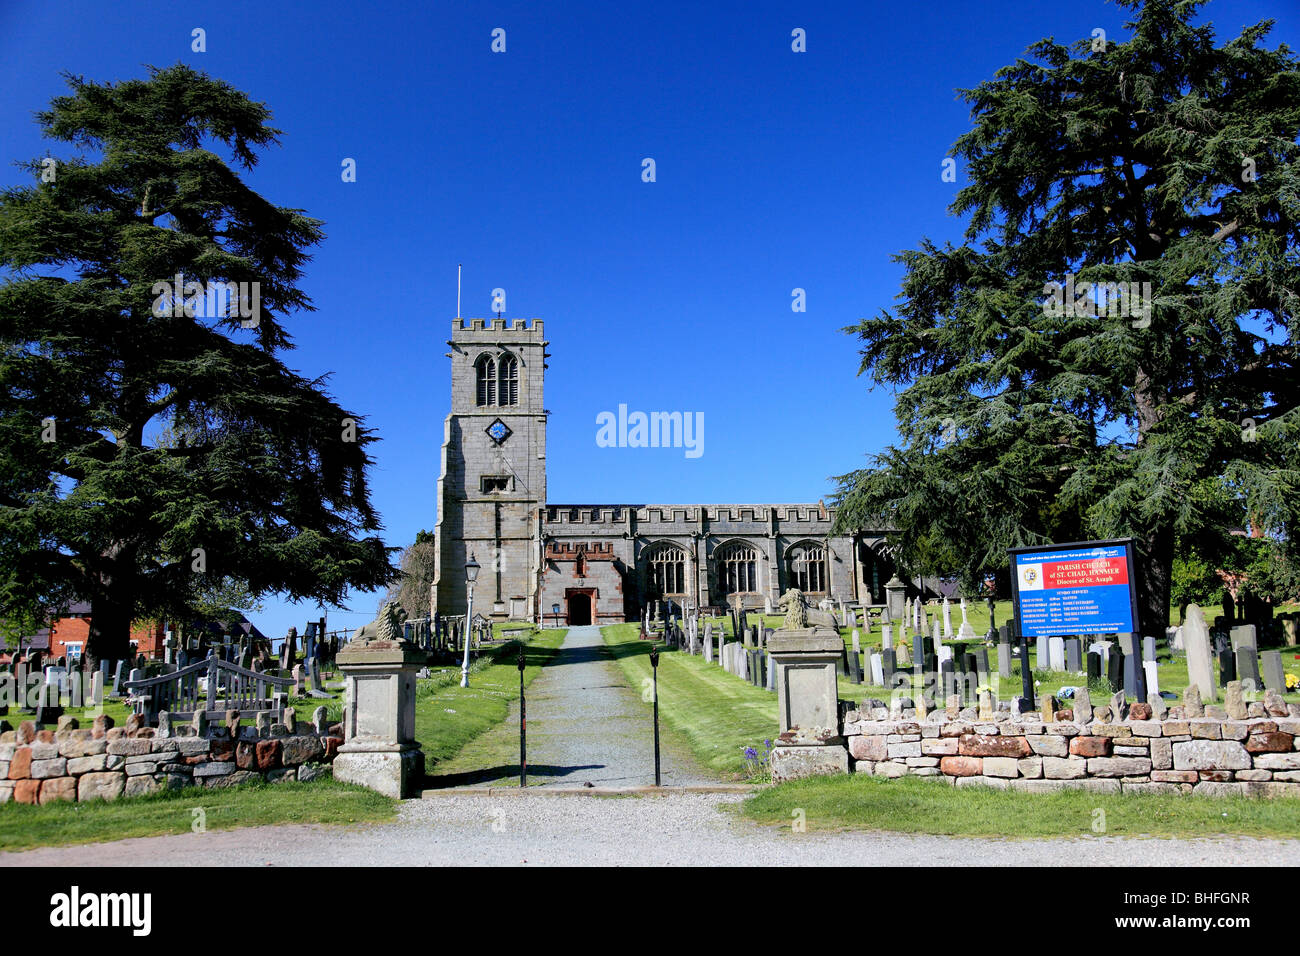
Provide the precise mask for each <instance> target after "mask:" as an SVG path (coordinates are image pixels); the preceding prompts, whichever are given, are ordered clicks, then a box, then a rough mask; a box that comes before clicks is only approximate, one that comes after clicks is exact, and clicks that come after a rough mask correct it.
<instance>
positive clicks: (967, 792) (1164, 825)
mask: <svg viewBox="0 0 1300 956" xmlns="http://www.w3.org/2000/svg"><path fill="white" fill-rule="evenodd" d="M800 811H801V812H800ZM739 812H740V813H741V814H743V815H744V816H746V817H748V818H749V819H751V820H754V821H756V822H758V823H765V824H773V825H777V824H780V825H790V824H791V823H793V822H794V821H796V820H799V819H803V820H804V821H805V824H806V826H807V828H808V831H809V832H812V831H814V830H821V831H831V830H885V831H893V832H897V833H929V834H938V835H943V836H971V837H1008V838H1012V839H1025V838H1031V837H1088V836H1112V837H1113V836H1130V837H1131V836H1141V835H1150V836H1173V837H1198V836H1206V835H1209V834H1216V835H1217V834H1228V835H1239V836H1253V837H1282V838H1286V839H1292V838H1294V836H1295V833H1296V830H1297V828H1300V799H1296V798H1290V797H1281V798H1275V799H1258V798H1243V799H1224V798H1215V797H1198V796H1188V795H1186V794H1147V793H1125V794H1102V793H1090V792H1088V791H1084V790H1058V791H1054V792H1051V793H1025V792H1021V791H1015V790H994V789H992V788H989V787H961V788H957V787H954V786H952V785H951V784H948V783H944V782H942V781H938V780H932V779H925V778H917V777H912V778H908V777H904V778H901V779H897V780H887V779H883V778H879V777H866V776H859V775H857V774H851V775H839V776H834V777H815V778H809V779H806V780H794V781H791V782H790V783H783V784H780V785H778V786H775V787H771V788H768V789H766V790H763V791H761V792H759V793H757V794H755V795H754V796H752V797H749V798H748V799H746V800H745V801H744V803H743V804H742V805H741V806H740V808H739ZM1064 852H1065V851H1064V850H1063V853H1064ZM1065 861H1066V860H1065V858H1063V862H1065Z"/></svg>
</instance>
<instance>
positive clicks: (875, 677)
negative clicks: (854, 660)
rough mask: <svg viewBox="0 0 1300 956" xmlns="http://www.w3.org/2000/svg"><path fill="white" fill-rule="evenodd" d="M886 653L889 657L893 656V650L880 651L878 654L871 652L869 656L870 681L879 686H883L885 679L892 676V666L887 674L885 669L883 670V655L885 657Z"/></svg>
mask: <svg viewBox="0 0 1300 956" xmlns="http://www.w3.org/2000/svg"><path fill="white" fill-rule="evenodd" d="M886 655H888V656H889V657H893V656H894V652H893V651H882V652H881V653H879V654H872V655H871V657H870V664H871V683H873V684H876V685H877V686H881V687H883V686H885V681H887V680H888V679H889V678H890V677H892V676H893V668H892V667H891V668H890V672H889V673H888V674H887V673H886V671H885V657H886Z"/></svg>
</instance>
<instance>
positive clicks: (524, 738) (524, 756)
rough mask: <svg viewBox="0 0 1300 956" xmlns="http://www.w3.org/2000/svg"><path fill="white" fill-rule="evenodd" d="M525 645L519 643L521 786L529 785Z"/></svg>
mask: <svg viewBox="0 0 1300 956" xmlns="http://www.w3.org/2000/svg"><path fill="white" fill-rule="evenodd" d="M527 666H528V662H527V660H526V657H525V654H524V645H523V643H522V642H521V643H520V645H519V786H521V787H526V786H528V702H527V701H526V700H525V699H524V668H525V667H527Z"/></svg>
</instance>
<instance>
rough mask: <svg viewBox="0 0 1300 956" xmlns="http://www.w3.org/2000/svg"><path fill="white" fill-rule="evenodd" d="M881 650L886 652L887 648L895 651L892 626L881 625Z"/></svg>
mask: <svg viewBox="0 0 1300 956" xmlns="http://www.w3.org/2000/svg"><path fill="white" fill-rule="evenodd" d="M880 648H881V650H884V649H885V648H889V649H890V650H893V648H894V627H893V625H892V624H882V625H880Z"/></svg>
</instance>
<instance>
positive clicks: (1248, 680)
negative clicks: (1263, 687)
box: [1237, 642, 1260, 693]
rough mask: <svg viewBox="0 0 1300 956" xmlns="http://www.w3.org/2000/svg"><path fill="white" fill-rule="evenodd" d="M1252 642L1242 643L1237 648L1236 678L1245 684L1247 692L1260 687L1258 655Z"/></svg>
mask: <svg viewBox="0 0 1300 956" xmlns="http://www.w3.org/2000/svg"><path fill="white" fill-rule="evenodd" d="M1257 655H1258V651H1256V650H1255V646H1254V645H1253V644H1246V643H1244V642H1243V643H1242V645H1241V646H1240V647H1238V648H1237V679H1238V680H1240V681H1241V682H1242V684H1243V685H1246V687H1245V689H1246V691H1247V693H1249V692H1252V691H1257V690H1259V689H1260V679H1259V657H1258V656H1257Z"/></svg>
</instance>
